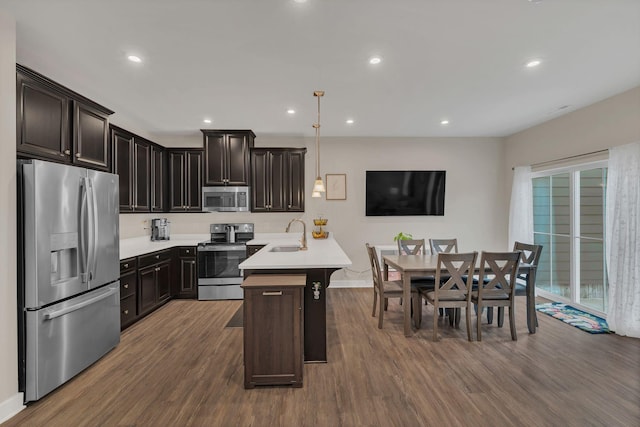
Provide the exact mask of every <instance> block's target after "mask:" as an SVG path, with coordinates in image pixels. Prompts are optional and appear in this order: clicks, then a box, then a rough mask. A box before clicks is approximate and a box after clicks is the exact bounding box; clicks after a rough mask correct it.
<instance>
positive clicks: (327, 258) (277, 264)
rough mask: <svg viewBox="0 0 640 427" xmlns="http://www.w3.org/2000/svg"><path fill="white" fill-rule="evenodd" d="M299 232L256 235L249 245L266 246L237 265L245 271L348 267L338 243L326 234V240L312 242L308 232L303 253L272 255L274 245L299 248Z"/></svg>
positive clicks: (348, 262)
mask: <svg viewBox="0 0 640 427" xmlns="http://www.w3.org/2000/svg"><path fill="white" fill-rule="evenodd" d="M301 236H302V233H301V232H292V233H256V236H255V238H254V239H253V240H251V241H249V242H247V244H248V245H266V246H265V247H264V248H262V249H261V250H259V251H258V252H256V253H255V254H253V255H252V256H251V257H250V258H248V259H246V260H245V261H244V262H242V263H241V264H240V268H241V269H246V270H254V269H255V270H273V269H289V268H290V269H298V268H343V267H349V266H350V265H351V260H350V259H349V257H348V256H347V254H345V253H344V251H343V250H342V248H341V247H340V245H339V244H338V242H336V240H335V239H334V238H333V237H332V236H331V235H329V238H327V239H314V238H313V237H311V233H307V247H308V250H306V251H300V250H298V251H295V252H272V251H271V249H272V248H273V247H275V246H299V245H300V239H301Z"/></svg>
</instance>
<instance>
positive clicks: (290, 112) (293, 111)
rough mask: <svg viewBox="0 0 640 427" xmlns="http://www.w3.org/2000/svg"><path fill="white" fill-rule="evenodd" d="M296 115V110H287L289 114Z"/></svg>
mask: <svg viewBox="0 0 640 427" xmlns="http://www.w3.org/2000/svg"><path fill="white" fill-rule="evenodd" d="M295 113H296V110H294V109H293V108H289V109H288V110H287V114H295Z"/></svg>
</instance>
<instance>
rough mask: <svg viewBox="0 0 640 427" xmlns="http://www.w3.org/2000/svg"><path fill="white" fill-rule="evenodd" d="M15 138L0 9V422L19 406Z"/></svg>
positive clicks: (8, 46) (11, 63)
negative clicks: (0, 237)
mask: <svg viewBox="0 0 640 427" xmlns="http://www.w3.org/2000/svg"><path fill="white" fill-rule="evenodd" d="M15 140H16V24H15V20H14V19H13V18H11V17H9V16H8V15H6V14H4V13H3V12H2V11H0V206H2V211H0V236H2V244H1V245H0V325H1V327H0V422H2V421H3V420H5V419H6V418H9V417H10V416H12V415H13V414H15V413H16V412H17V411H19V410H20V409H21V408H22V396H21V395H20V394H19V393H18V369H17V368H18V342H17V336H18V326H17V313H16V306H17V304H16V301H17V294H16V290H17V286H16V283H17V279H16V263H17V259H16V209H15V206H16V161H15V159H16V144H15Z"/></svg>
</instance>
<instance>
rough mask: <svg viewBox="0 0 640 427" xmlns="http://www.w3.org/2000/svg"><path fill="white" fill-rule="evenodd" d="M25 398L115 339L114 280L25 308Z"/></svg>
mask: <svg viewBox="0 0 640 427" xmlns="http://www.w3.org/2000/svg"><path fill="white" fill-rule="evenodd" d="M26 329H27V330H26V340H27V342H26V347H27V348H26V352H25V356H26V366H25V369H26V372H25V375H26V378H25V379H26V381H25V402H30V401H33V400H38V399H40V398H41V397H43V396H44V395H46V394H47V393H49V392H51V391H52V390H54V389H55V388H57V387H58V386H60V385H61V384H63V383H64V382H66V381H68V380H69V379H71V378H72V377H74V376H75V375H76V374H78V373H80V372H81V371H82V370H84V369H85V368H87V367H88V366H90V365H91V364H93V363H94V362H95V361H97V360H98V359H100V358H101V357H102V356H103V355H105V354H106V353H107V352H109V351H110V350H111V349H112V348H114V347H115V346H116V345H117V344H118V343H119V342H120V282H114V283H111V284H109V285H107V286H103V287H101V288H98V289H95V290H93V291H91V292H89V293H86V294H84V295H81V296H79V297H76V298H73V299H70V300H67V301H64V302H61V303H59V304H55V305H53V306H50V307H47V308H45V309H40V310H35V311H27V312H26Z"/></svg>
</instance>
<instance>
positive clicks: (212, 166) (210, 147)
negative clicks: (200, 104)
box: [202, 129, 256, 185]
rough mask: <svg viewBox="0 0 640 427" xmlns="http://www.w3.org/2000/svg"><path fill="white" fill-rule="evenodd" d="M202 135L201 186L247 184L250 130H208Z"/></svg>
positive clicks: (251, 133)
mask: <svg viewBox="0 0 640 427" xmlns="http://www.w3.org/2000/svg"><path fill="white" fill-rule="evenodd" d="M202 133H203V134H204V185H249V182H250V178H249V171H250V169H249V162H250V160H249V156H250V151H249V150H250V149H251V147H253V143H254V140H255V137H256V135H255V134H254V133H253V132H252V131H251V130H209V129H202Z"/></svg>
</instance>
